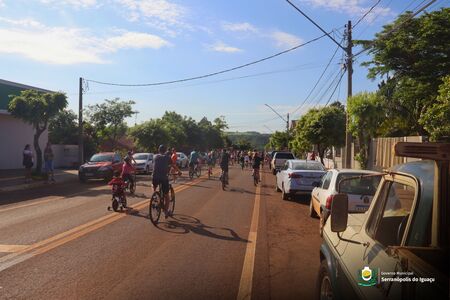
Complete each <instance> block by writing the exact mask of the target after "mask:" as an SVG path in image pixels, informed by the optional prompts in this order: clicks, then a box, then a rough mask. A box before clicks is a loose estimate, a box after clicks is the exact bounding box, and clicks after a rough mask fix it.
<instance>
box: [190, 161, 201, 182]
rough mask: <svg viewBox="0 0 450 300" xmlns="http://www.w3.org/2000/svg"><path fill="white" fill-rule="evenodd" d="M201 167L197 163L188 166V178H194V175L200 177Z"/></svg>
mask: <svg viewBox="0 0 450 300" xmlns="http://www.w3.org/2000/svg"><path fill="white" fill-rule="evenodd" d="M201 172H202V171H201V168H200V166H199V165H198V164H196V165H195V166H190V167H189V178H190V179H192V178H194V175H196V176H197V178H198V177H200V175H201Z"/></svg>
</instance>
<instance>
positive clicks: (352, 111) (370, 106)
mask: <svg viewBox="0 0 450 300" xmlns="http://www.w3.org/2000/svg"><path fill="white" fill-rule="evenodd" d="M380 98H381V97H380V96H379V95H377V94H376V93H367V92H363V93H359V94H357V95H354V96H353V97H351V98H350V99H348V104H347V110H348V114H349V130H350V132H351V133H352V135H353V136H354V137H356V138H358V141H359V148H360V150H359V153H358V154H357V155H356V160H358V162H359V163H360V164H361V167H362V168H363V169H366V168H367V165H368V159H369V151H370V145H371V140H372V138H374V137H376V136H377V135H378V132H379V129H380V127H381V124H382V122H383V121H384V120H386V114H385V112H384V108H383V103H382V102H381V99H380Z"/></svg>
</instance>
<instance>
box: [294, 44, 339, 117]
mask: <svg viewBox="0 0 450 300" xmlns="http://www.w3.org/2000/svg"><path fill="white" fill-rule="evenodd" d="M338 50H339V47H336V50H335V51H334V53H333V55H332V56H331V58H330V60H329V61H328V64H327V65H326V67H325V69H324V70H323V72H322V74H320V76H319V79H317V81H316V83H315V84H314V86H313V88H312V89H311V90H310V91H309V94H308V96H306V98H305V100H303V102H302V104H300V105H299V106H298V107H297V108H296V109H295V110H294V111H293V112H292V113H291V114H292V115H293V114H295V113H296V112H297V111H298V110H299V109H301V108H302V107H303V105H304V104H305V103H306V101H308V99H309V97H310V96H311V94H312V92H313V91H314V90H315V88H316V87H317V85H318V84H319V82H320V80H322V77H323V75H325V72H326V71H327V70H328V67H329V66H330V64H331V62H332V61H333V59H334V57H335V56H336V53H337V51H338Z"/></svg>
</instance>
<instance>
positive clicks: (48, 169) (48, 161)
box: [44, 142, 55, 182]
mask: <svg viewBox="0 0 450 300" xmlns="http://www.w3.org/2000/svg"><path fill="white" fill-rule="evenodd" d="M44 165H45V173H46V174H47V182H48V181H49V180H51V181H53V182H54V181H55V178H54V176H53V150H52V144H51V143H50V142H47V146H46V147H45V150H44Z"/></svg>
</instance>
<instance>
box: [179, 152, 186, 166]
mask: <svg viewBox="0 0 450 300" xmlns="http://www.w3.org/2000/svg"><path fill="white" fill-rule="evenodd" d="M177 156H178V158H177V165H178V167H180V168H186V167H187V166H188V164H189V158H188V157H187V155H186V154H184V153H183V152H177Z"/></svg>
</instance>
